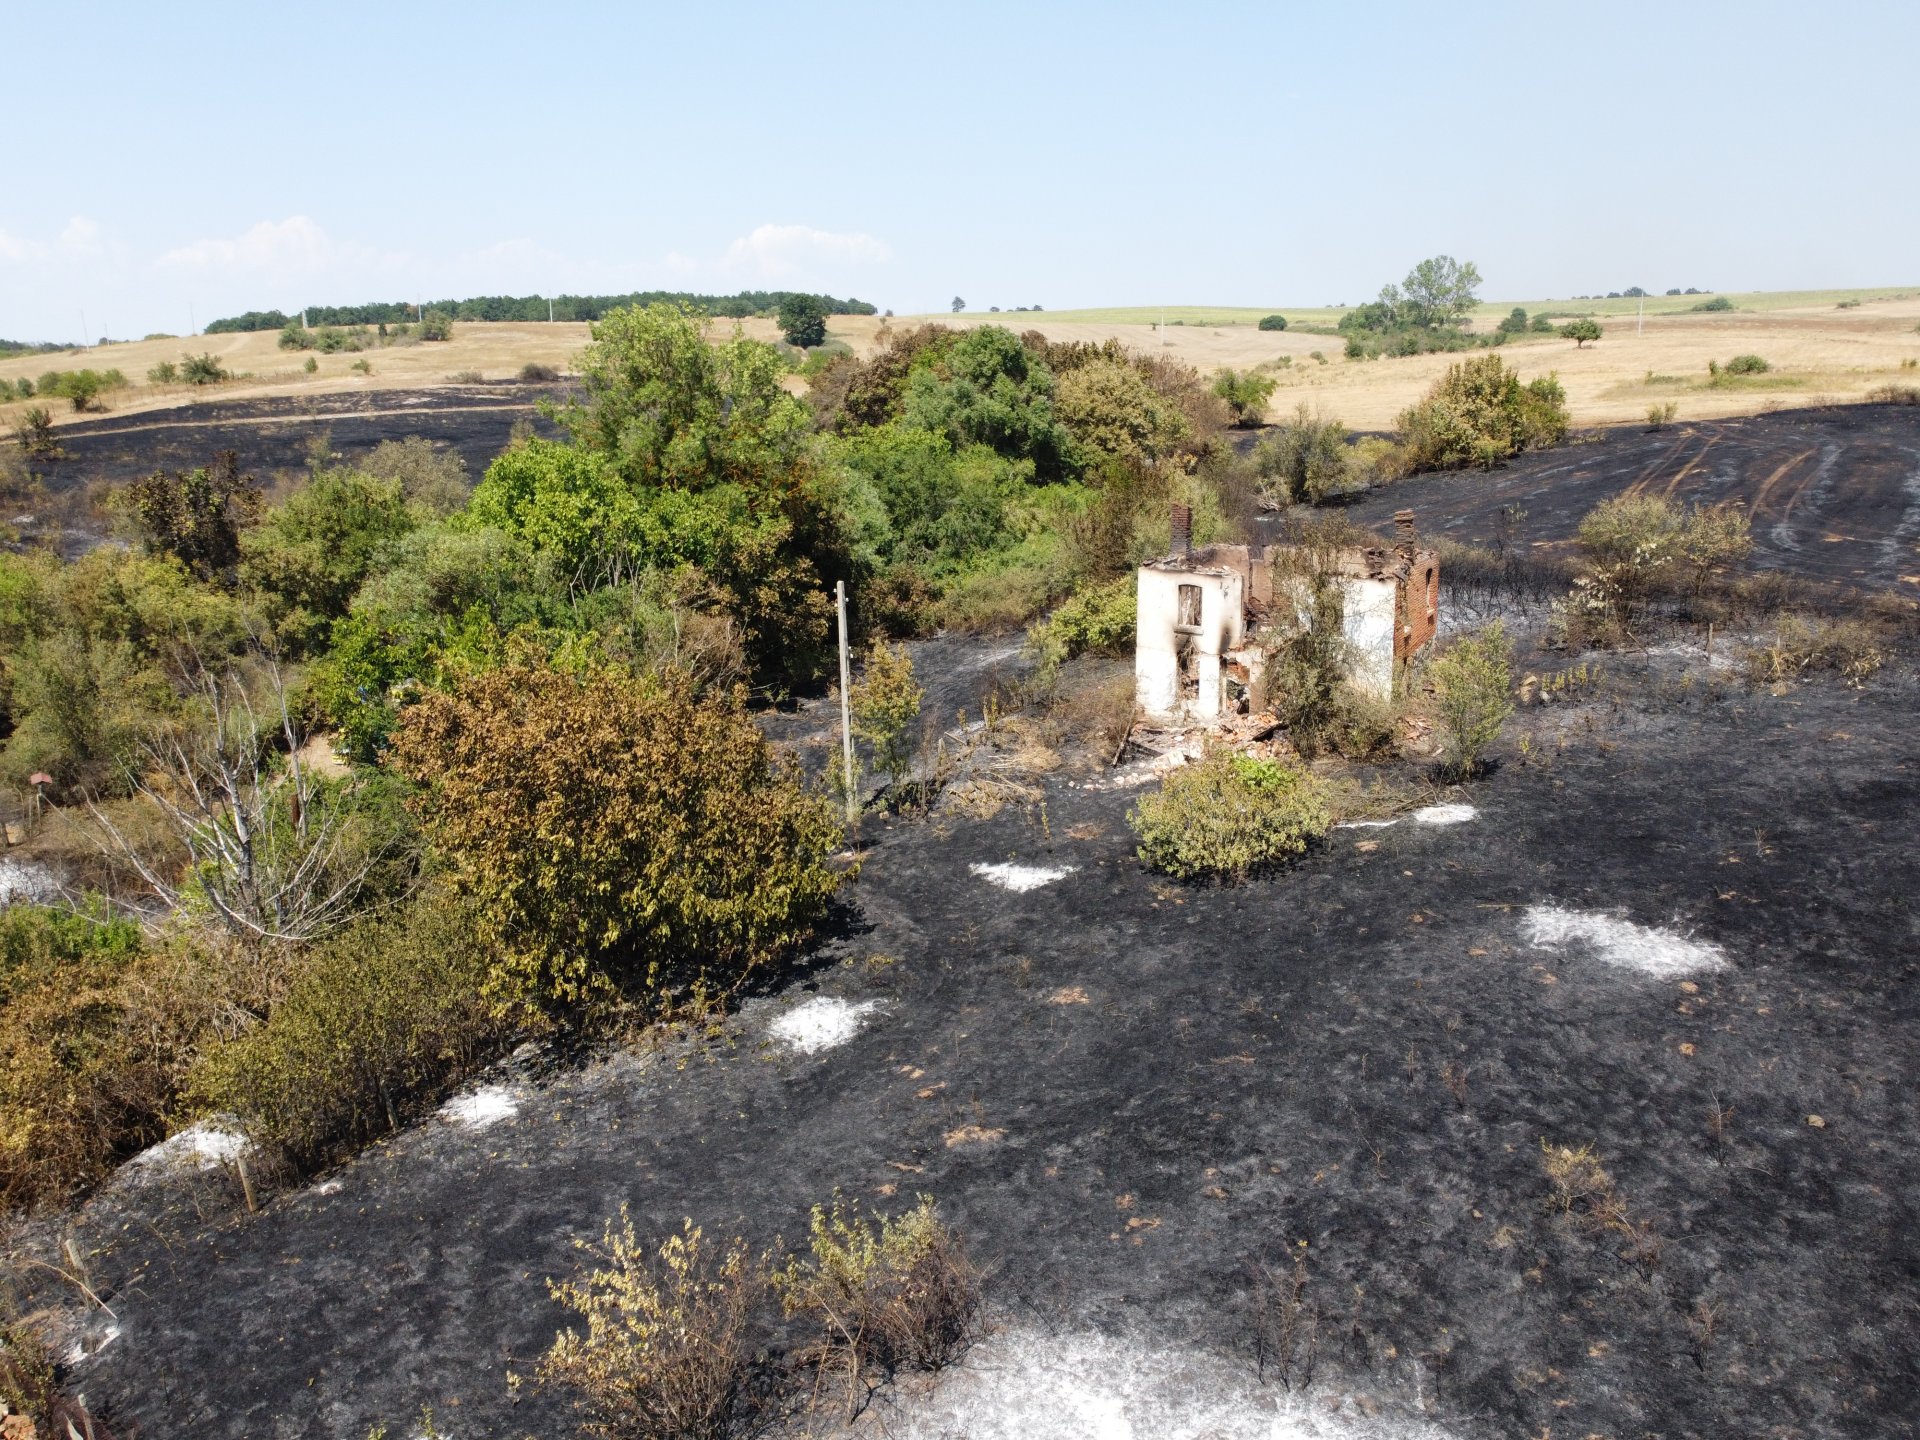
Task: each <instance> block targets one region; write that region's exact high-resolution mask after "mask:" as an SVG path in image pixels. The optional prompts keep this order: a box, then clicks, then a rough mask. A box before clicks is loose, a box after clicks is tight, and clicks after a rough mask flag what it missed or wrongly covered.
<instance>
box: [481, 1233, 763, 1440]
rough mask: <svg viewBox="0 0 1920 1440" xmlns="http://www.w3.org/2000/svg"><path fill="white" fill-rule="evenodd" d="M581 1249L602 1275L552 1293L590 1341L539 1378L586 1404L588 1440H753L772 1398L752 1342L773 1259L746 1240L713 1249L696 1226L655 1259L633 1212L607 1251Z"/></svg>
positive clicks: (580, 1336) (550, 1354)
mask: <svg viewBox="0 0 1920 1440" xmlns="http://www.w3.org/2000/svg"><path fill="white" fill-rule="evenodd" d="M576 1243H577V1244H578V1245H579V1247H580V1248H581V1249H582V1250H585V1251H586V1252H587V1253H588V1254H589V1255H591V1256H592V1257H593V1258H594V1259H595V1260H597V1261H599V1262H600V1263H599V1265H598V1266H597V1267H596V1268H595V1269H593V1270H590V1271H589V1272H587V1274H586V1275H584V1276H583V1277H581V1278H580V1279H577V1280H566V1281H558V1282H551V1283H550V1284H549V1286H548V1288H549V1289H550V1290H551V1291H552V1293H553V1297H554V1299H556V1300H558V1301H560V1302H561V1303H562V1304H564V1305H566V1306H567V1307H568V1308H570V1309H572V1310H575V1311H578V1312H579V1314H580V1316H581V1318H582V1319H583V1320H584V1321H585V1324H586V1329H585V1330H584V1332H583V1331H580V1330H575V1329H567V1330H564V1331H562V1332H561V1333H560V1335H559V1337H558V1338H557V1339H556V1340H555V1341H554V1342H553V1346H552V1348H551V1349H549V1350H548V1351H547V1353H546V1355H545V1356H543V1357H542V1358H541V1361H540V1367H539V1370H538V1372H537V1375H538V1378H539V1380H540V1381H541V1383H543V1384H558V1385H564V1386H567V1387H569V1388H571V1389H573V1390H576V1391H578V1392H579V1395H580V1399H579V1402H578V1406H579V1409H580V1411H581V1413H582V1415H583V1417H584V1420H585V1425H584V1429H585V1431H586V1433H587V1434H589V1435H597V1436H603V1437H606V1440H727V1437H729V1436H734V1435H740V1434H743V1433H747V1432H749V1431H750V1429H751V1428H752V1426H753V1424H754V1422H755V1420H756V1419H757V1417H758V1416H759V1414H760V1412H761V1410H762V1409H763V1406H764V1402H765V1399H766V1392H767V1388H768V1387H767V1384H766V1375H765V1366H764V1365H763V1364H761V1363H760V1362H759V1360H758V1357H756V1356H755V1354H754V1353H753V1350H752V1346H751V1337H750V1332H751V1327H752V1325H753V1319H754V1313H755V1311H756V1310H757V1309H758V1308H759V1306H760V1304H761V1302H762V1301H763V1299H764V1298H765V1296H766V1294H767V1289H768V1267H767V1261H766V1259H765V1257H756V1256H754V1255H752V1254H750V1253H749V1251H748V1249H747V1246H746V1244H745V1242H743V1241H741V1240H737V1239H736V1240H728V1241H724V1242H715V1241H710V1240H708V1239H707V1238H706V1236H705V1235H704V1233H703V1232H702V1231H701V1230H700V1228H699V1227H698V1226H696V1225H694V1224H693V1223H692V1222H691V1221H688V1222H687V1223H686V1225H685V1226H684V1228H683V1229H682V1230H681V1232H680V1233H679V1234H677V1235H670V1236H668V1237H667V1238H666V1239H665V1240H664V1241H662V1242H661V1244H660V1246H659V1248H658V1250H656V1251H649V1250H648V1249H647V1248H646V1247H645V1246H643V1245H642V1244H641V1243H640V1241H639V1238H638V1237H637V1236H636V1235H635V1233H634V1228H633V1220H632V1218H631V1217H630V1216H629V1215H628V1213H627V1207H626V1206H624V1205H622V1206H621V1207H620V1219H619V1222H618V1224H617V1225H616V1224H613V1223H609V1224H608V1226H607V1228H606V1233H605V1235H604V1236H603V1238H602V1240H601V1243H600V1244H599V1245H592V1244H589V1243H588V1242H586V1241H584V1240H583V1241H578V1242H576ZM509 1384H511V1385H517V1384H518V1378H517V1377H510V1378H509Z"/></svg>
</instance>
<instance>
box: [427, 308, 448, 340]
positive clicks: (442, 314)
mask: <svg viewBox="0 0 1920 1440" xmlns="http://www.w3.org/2000/svg"><path fill="white" fill-rule="evenodd" d="M420 338H421V339H422V340H451V339H453V316H451V315H449V314H448V313H447V312H446V311H444V310H429V311H427V313H426V314H425V315H423V316H421V317H420Z"/></svg>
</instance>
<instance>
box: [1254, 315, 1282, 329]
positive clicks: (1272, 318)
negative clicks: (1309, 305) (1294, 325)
mask: <svg viewBox="0 0 1920 1440" xmlns="http://www.w3.org/2000/svg"><path fill="white" fill-rule="evenodd" d="M1260 328H1261V329H1262V330H1284V329H1286V328H1287V317H1286V316H1284V315H1262V316H1261V317H1260Z"/></svg>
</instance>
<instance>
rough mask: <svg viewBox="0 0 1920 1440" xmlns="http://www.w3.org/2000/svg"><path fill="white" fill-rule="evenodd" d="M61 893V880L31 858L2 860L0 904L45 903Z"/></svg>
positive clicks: (0, 866) (0, 864) (0, 867)
mask: <svg viewBox="0 0 1920 1440" xmlns="http://www.w3.org/2000/svg"><path fill="white" fill-rule="evenodd" d="M59 894H60V882H59V880H58V879H56V878H55V877H54V873H53V872H52V871H51V870H49V869H47V867H46V866H44V865H36V864H34V863H33V862H32V861H31V860H27V861H21V860H0V905H43V904H46V903H47V902H48V901H50V900H53V899H56V898H57V897H58V896H59Z"/></svg>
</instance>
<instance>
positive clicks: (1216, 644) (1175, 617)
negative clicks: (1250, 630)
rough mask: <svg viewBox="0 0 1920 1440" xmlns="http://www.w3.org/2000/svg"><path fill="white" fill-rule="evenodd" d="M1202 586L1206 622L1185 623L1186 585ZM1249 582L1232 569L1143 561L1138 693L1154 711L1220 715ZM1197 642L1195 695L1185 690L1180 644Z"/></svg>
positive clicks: (1166, 716)
mask: <svg viewBox="0 0 1920 1440" xmlns="http://www.w3.org/2000/svg"><path fill="white" fill-rule="evenodd" d="M1182 585H1193V586H1197V587H1198V588H1199V591H1200V623H1199V624H1198V625H1197V626H1192V627H1187V628H1184V629H1183V628H1182V627H1181V626H1180V624H1179V613H1180V587H1181V586H1182ZM1243 590H1244V583H1243V582H1242V580H1241V578H1240V576H1239V574H1238V573H1236V572H1234V571H1231V570H1227V571H1221V570H1183V569H1172V568H1169V569H1161V568H1159V567H1157V566H1153V565H1142V566H1141V567H1140V572H1139V585H1138V592H1137V594H1138V601H1137V605H1138V608H1137V610H1136V614H1135V629H1136V635H1137V638H1136V643H1135V648H1134V662H1133V665H1134V671H1133V673H1134V696H1135V699H1136V700H1137V701H1138V702H1139V705H1140V708H1141V710H1143V711H1144V712H1145V713H1146V714H1147V715H1148V716H1149V717H1151V718H1153V719H1156V720H1162V721H1170V720H1181V719H1191V720H1201V721H1207V720H1214V719H1217V718H1218V717H1219V715H1220V708H1221V695H1220V657H1221V656H1222V655H1224V654H1225V653H1226V652H1227V651H1228V650H1231V649H1233V648H1234V647H1235V646H1237V645H1239V644H1240V643H1241V641H1242V640H1243V639H1244V638H1245V633H1246V609H1245V596H1244V594H1243ZM1183 642H1187V643H1190V644H1191V646H1192V664H1193V667H1194V676H1195V679H1196V680H1197V682H1198V684H1197V687H1196V693H1195V695H1194V696H1193V697H1192V699H1191V700H1190V701H1188V702H1186V703H1184V704H1183V702H1182V700H1181V695H1180V650H1181V645H1182V643H1183Z"/></svg>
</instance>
